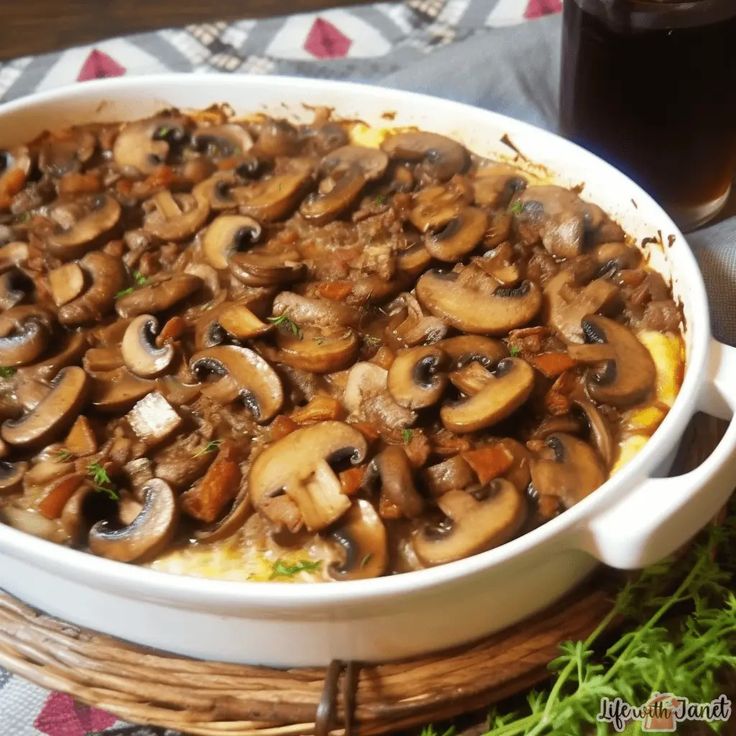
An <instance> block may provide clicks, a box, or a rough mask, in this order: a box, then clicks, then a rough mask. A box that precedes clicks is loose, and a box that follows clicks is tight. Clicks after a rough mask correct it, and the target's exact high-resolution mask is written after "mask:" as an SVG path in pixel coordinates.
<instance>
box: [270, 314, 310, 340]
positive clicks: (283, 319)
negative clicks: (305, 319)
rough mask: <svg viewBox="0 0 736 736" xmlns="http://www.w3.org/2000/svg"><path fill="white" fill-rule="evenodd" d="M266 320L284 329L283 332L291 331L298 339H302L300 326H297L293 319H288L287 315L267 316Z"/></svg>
mask: <svg viewBox="0 0 736 736" xmlns="http://www.w3.org/2000/svg"><path fill="white" fill-rule="evenodd" d="M268 321H269V322H270V323H271V324H272V325H273V326H274V327H278V328H279V329H280V330H284V331H285V332H291V334H292V335H294V337H296V338H298V339H299V340H301V339H302V328H301V327H299V325H298V324H297V323H296V322H294V320H293V319H290V318H289V317H288V315H286V314H280V315H279V316H278V317H269V318H268Z"/></svg>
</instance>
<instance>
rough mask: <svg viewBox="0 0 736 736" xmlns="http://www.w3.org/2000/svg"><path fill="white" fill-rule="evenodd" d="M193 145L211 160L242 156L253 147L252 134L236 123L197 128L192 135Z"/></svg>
mask: <svg viewBox="0 0 736 736" xmlns="http://www.w3.org/2000/svg"><path fill="white" fill-rule="evenodd" d="M192 145H193V146H194V147H195V148H196V149H197V150H199V151H202V152H204V153H206V154H207V155H208V156H209V157H211V158H215V159H218V158H230V157H232V156H240V155H242V154H244V153H246V152H247V151H249V150H250V149H251V148H252V147H253V138H252V137H251V135H250V133H249V132H248V131H247V130H246V129H245V128H244V127H243V126H242V125H238V124H236V123H226V124H225V125H210V126H208V127H205V128H197V130H195V131H194V133H193V134H192Z"/></svg>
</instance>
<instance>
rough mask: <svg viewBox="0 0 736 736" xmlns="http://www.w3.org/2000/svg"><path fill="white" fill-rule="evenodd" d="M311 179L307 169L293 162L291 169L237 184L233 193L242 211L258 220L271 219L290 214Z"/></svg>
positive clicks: (271, 220) (266, 220)
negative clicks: (254, 180) (252, 181)
mask: <svg viewBox="0 0 736 736" xmlns="http://www.w3.org/2000/svg"><path fill="white" fill-rule="evenodd" d="M311 183H312V173H311V170H310V169H309V168H306V167H304V168H303V167H301V166H295V167H294V170H293V171H289V172H287V173H284V174H275V175H274V176H271V177H269V178H268V179H261V180H260V181H258V182H256V183H254V184H250V185H248V186H244V187H238V188H236V189H234V190H233V196H234V197H235V199H236V200H237V202H238V209H239V210H240V212H241V213H242V214H244V215H250V216H251V217H255V218H256V220H258V221H260V222H274V221H275V220H280V219H281V218H283V217H286V216H288V215H289V214H291V212H292V210H294V208H295V207H296V206H297V204H298V203H299V200H300V199H301V197H302V195H303V194H304V193H305V192H306V191H307V189H308V188H309V186H310V184H311Z"/></svg>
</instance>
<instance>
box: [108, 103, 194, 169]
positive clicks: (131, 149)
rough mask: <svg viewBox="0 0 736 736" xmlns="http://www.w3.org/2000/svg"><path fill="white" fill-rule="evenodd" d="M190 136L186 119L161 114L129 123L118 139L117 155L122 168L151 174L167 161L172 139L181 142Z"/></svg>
mask: <svg viewBox="0 0 736 736" xmlns="http://www.w3.org/2000/svg"><path fill="white" fill-rule="evenodd" d="M186 136H187V131H186V122H185V120H184V119H183V118H180V117H174V116H167V115H157V116H156V117H153V118H147V119H145V120H136V121H135V122H132V123H126V124H125V125H124V126H123V128H122V130H121V131H120V133H119V134H118V136H117V138H116V139H115V144H114V145H113V149H112V153H113V158H114V159H115V163H116V164H117V165H118V166H120V167H121V168H131V169H134V170H136V171H137V172H139V173H141V174H151V173H153V171H154V169H155V168H156V167H157V166H160V165H161V164H163V163H165V162H166V159H167V157H168V154H169V148H170V144H171V142H181V141H183V140H184V139H185V138H186Z"/></svg>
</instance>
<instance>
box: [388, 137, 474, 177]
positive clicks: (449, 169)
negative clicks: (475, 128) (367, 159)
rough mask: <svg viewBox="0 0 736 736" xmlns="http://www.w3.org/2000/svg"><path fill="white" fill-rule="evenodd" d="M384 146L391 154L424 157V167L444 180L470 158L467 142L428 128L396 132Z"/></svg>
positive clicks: (456, 172)
mask: <svg viewBox="0 0 736 736" xmlns="http://www.w3.org/2000/svg"><path fill="white" fill-rule="evenodd" d="M381 148H382V149H383V150H384V151H385V152H386V153H387V154H388V155H389V156H390V157H391V158H395V159H401V160H404V161H422V168H423V169H424V171H425V172H426V173H427V174H429V175H430V176H431V177H433V178H435V179H439V180H440V181H447V180H448V179H450V178H451V177H453V176H454V175H455V174H459V173H460V172H462V171H464V170H465V168H466V167H467V165H468V162H469V157H468V152H467V150H466V149H465V146H463V145H461V144H460V143H458V142H457V141H454V140H452V139H451V138H447V137H445V136H444V135H439V134H437V133H428V132H426V131H407V132H404V133H396V134H395V135H392V136H389V137H388V138H386V139H385V140H384V141H383V143H381Z"/></svg>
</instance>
